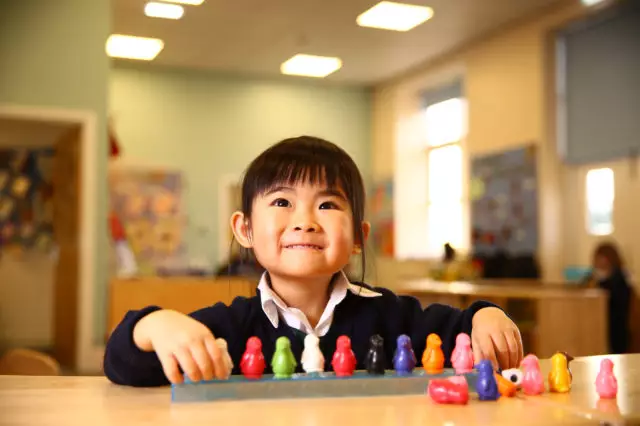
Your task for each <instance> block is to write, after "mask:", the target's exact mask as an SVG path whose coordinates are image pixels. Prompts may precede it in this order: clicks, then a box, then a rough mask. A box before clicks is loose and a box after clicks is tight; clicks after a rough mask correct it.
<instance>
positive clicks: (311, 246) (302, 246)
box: [284, 244, 322, 250]
mask: <svg viewBox="0 0 640 426" xmlns="http://www.w3.org/2000/svg"><path fill="white" fill-rule="evenodd" d="M284 248H286V249H292V250H322V247H321V246H318V245H315V244H288V245H286V246H284Z"/></svg>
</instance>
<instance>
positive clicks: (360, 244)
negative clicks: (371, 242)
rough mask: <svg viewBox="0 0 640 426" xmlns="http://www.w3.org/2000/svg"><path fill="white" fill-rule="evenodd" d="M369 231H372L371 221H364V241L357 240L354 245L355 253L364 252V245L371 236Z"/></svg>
mask: <svg viewBox="0 0 640 426" xmlns="http://www.w3.org/2000/svg"><path fill="white" fill-rule="evenodd" d="M369 232H371V224H370V223H369V222H362V238H363V241H356V244H355V245H354V246H353V254H360V253H362V247H363V246H364V244H365V243H366V242H367V239H368V238H369Z"/></svg>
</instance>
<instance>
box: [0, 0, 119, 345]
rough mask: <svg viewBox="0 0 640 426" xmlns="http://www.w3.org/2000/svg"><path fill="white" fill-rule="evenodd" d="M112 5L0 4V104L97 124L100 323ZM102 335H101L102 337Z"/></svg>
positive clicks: (68, 1) (79, 1) (79, 0)
mask: <svg viewBox="0 0 640 426" xmlns="http://www.w3.org/2000/svg"><path fill="white" fill-rule="evenodd" d="M110 15H111V1H110V0H90V1H89V0H0V103H5V104H16V105H23V106H29V105H33V106H38V107H59V108H64V109H83V110H92V111H94V112H95V113H96V115H97V119H98V128H97V131H98V138H97V139H98V142H99V146H98V149H99V150H100V151H99V152H100V153H105V155H99V156H98V157H99V160H98V170H97V174H98V185H97V188H96V191H97V192H98V194H99V196H98V199H99V205H98V209H97V211H98V216H99V217H98V230H97V235H98V241H97V245H96V247H84V248H83V250H91V251H93V253H94V256H95V258H96V261H97V262H96V265H97V268H96V271H95V272H94V273H95V274H96V278H97V280H96V282H97V286H98V289H97V296H98V300H97V301H96V307H97V310H96V315H95V318H94V324H95V326H96V327H100V326H101V324H103V323H104V319H103V318H104V312H105V309H104V308H105V306H104V300H105V289H106V285H105V284H106V281H107V242H108V240H107V233H106V229H107V221H106V198H105V195H106V188H107V185H106V184H107V182H106V164H107V157H106V152H107V151H106V141H107V137H106V119H105V117H106V112H107V97H108V95H107V92H108V79H109V66H110V64H109V59H108V57H107V55H106V54H105V42H106V40H107V37H108V35H109V31H110V26H111V17H110ZM102 335H104V333H102V332H101V333H100V336H102Z"/></svg>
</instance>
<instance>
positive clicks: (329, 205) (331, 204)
mask: <svg viewBox="0 0 640 426" xmlns="http://www.w3.org/2000/svg"><path fill="white" fill-rule="evenodd" d="M339 208H340V206H338V205H337V204H336V203H334V202H333V201H325V202H324V203H322V204H320V210H326V209H339Z"/></svg>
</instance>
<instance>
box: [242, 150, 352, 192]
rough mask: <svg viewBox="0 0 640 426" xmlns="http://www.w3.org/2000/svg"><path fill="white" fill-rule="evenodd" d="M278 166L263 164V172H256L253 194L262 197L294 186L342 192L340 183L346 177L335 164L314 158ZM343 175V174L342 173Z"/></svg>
mask: <svg viewBox="0 0 640 426" xmlns="http://www.w3.org/2000/svg"><path fill="white" fill-rule="evenodd" d="M291 160H292V161H290V162H284V161H282V162H279V163H280V164H275V163H271V164H265V167H264V170H257V172H258V173H257V176H256V177H257V179H256V180H255V181H254V184H253V188H252V189H253V191H252V192H253V193H254V194H255V195H263V194H264V193H266V192H269V191H271V190H272V189H275V188H277V187H280V186H296V185H300V184H308V185H320V186H326V187H327V188H328V189H334V190H340V189H342V190H344V188H343V187H342V183H343V182H345V180H346V176H341V175H340V171H339V168H338V167H336V166H335V163H333V164H330V163H329V164H328V163H327V162H323V161H317V160H318V159H316V158H296V159H291ZM343 174H345V173H343Z"/></svg>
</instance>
